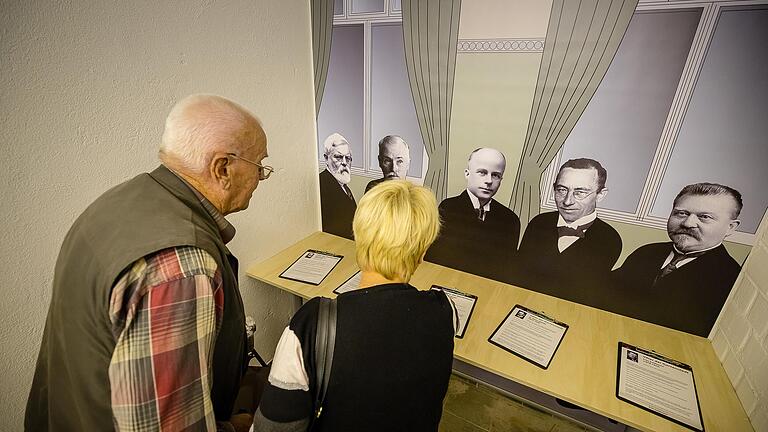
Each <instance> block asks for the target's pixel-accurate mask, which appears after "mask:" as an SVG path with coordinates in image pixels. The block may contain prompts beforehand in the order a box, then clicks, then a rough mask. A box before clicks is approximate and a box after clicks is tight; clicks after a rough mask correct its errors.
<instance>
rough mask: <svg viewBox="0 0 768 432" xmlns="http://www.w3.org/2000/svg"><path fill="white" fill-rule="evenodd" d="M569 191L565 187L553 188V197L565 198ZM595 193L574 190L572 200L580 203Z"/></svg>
mask: <svg viewBox="0 0 768 432" xmlns="http://www.w3.org/2000/svg"><path fill="white" fill-rule="evenodd" d="M569 191H570V190H569V189H568V188H567V187H563V186H555V196H556V197H558V198H565V197H566V196H568V192H569ZM595 192H596V191H585V190H580V189H576V190H574V191H573V198H574V199H576V200H578V201H581V200H583V199H585V198H586V197H588V196H590V195H592V194H593V193H595Z"/></svg>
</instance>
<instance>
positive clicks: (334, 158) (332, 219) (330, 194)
mask: <svg viewBox="0 0 768 432" xmlns="http://www.w3.org/2000/svg"><path fill="white" fill-rule="evenodd" d="M323 148H324V152H323V158H324V159H325V167H326V168H325V169H324V170H323V171H322V172H321V173H320V213H321V216H322V219H323V231H325V232H327V233H330V234H334V235H337V236H339V237H345V238H348V239H350V240H352V238H353V235H352V218H354V217H355V210H356V209H357V202H356V201H355V196H354V195H352V190H351V189H350V188H349V186H348V185H349V182H350V181H351V180H352V173H351V171H350V170H351V168H352V148H351V147H350V146H349V142H347V139H346V138H344V137H343V136H342V135H341V134H339V133H332V134H330V135H329V136H328V138H326V139H325V141H323Z"/></svg>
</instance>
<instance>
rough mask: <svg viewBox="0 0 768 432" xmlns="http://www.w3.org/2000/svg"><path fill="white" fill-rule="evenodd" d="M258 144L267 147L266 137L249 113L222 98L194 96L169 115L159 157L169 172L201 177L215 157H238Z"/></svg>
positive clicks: (182, 101) (180, 102) (178, 104)
mask: <svg viewBox="0 0 768 432" xmlns="http://www.w3.org/2000/svg"><path fill="white" fill-rule="evenodd" d="M259 144H263V145H266V136H265V134H264V130H263V129H262V127H261V122H260V121H259V120H258V119H257V118H256V117H255V116H254V115H253V114H251V113H250V112H249V111H248V110H246V109H245V108H243V107H242V106H240V105H239V104H237V103H235V102H233V101H231V100H229V99H226V98H223V97H221V96H216V95H207V94H195V95H191V96H188V97H186V98H184V99H182V100H181V101H179V102H178V103H177V104H176V105H174V107H173V108H172V109H171V112H170V113H169V114H168V118H166V120H165V131H164V132H163V139H162V142H161V145H160V153H159V157H160V160H161V161H163V163H164V164H165V165H167V166H168V167H169V168H172V169H174V170H177V171H183V172H185V173H188V174H192V175H204V173H205V171H206V170H207V167H208V164H209V163H210V161H211V159H212V157H213V155H214V154H216V153H235V154H240V153H241V152H242V151H245V150H247V149H248V148H250V147H252V146H256V145H259Z"/></svg>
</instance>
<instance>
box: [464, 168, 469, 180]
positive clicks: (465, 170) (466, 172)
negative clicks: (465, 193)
mask: <svg viewBox="0 0 768 432" xmlns="http://www.w3.org/2000/svg"><path fill="white" fill-rule="evenodd" d="M464 178H465V179H469V168H464Z"/></svg>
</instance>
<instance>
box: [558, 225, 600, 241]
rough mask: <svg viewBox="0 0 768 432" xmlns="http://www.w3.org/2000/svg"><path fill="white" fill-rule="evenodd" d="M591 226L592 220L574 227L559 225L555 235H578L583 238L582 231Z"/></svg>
mask: <svg viewBox="0 0 768 432" xmlns="http://www.w3.org/2000/svg"><path fill="white" fill-rule="evenodd" d="M590 226H592V222H590V223H587V224H584V225H579V226H577V227H576V228H571V227H568V226H559V227H557V236H558V237H578V238H584V232H585V231H586V230H587V228H589V227H590Z"/></svg>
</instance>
